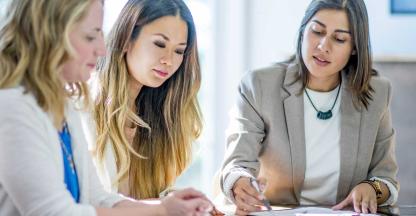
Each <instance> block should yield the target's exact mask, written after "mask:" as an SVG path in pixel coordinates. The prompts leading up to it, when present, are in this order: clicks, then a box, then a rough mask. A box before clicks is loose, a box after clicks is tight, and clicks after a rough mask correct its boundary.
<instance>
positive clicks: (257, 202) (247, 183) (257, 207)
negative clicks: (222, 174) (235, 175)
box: [232, 177, 267, 215]
mask: <svg viewBox="0 0 416 216" xmlns="http://www.w3.org/2000/svg"><path fill="white" fill-rule="evenodd" d="M251 181H252V180H250V178H248V177H241V178H239V179H238V180H237V181H236V182H235V183H234V186H233V189H232V191H233V195H234V199H235V201H234V202H235V204H236V206H237V209H236V214H237V215H247V214H249V213H250V212H256V211H261V210H262V208H261V207H262V206H265V204H264V202H263V200H264V195H263V194H262V193H261V192H259V191H263V190H262V189H263V188H264V187H262V186H264V185H263V184H260V185H259V190H256V188H255V187H254V186H253V184H252V183H251ZM257 183H258V182H257ZM257 185H258V184H257ZM266 205H267V204H266ZM266 208H267V207H266Z"/></svg>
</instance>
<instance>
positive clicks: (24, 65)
mask: <svg viewBox="0 0 416 216" xmlns="http://www.w3.org/2000/svg"><path fill="white" fill-rule="evenodd" d="M92 1H93V0H13V1H12V2H11V3H10V6H9V9H8V12H7V14H6V20H5V22H4V25H3V26H2V27H1V29H0V88H1V89H4V88H13V87H17V86H23V87H24V88H25V90H26V91H27V92H30V93H32V94H33V95H34V97H35V98H36V100H37V102H38V104H39V106H40V107H42V109H43V110H45V111H46V112H49V113H51V114H52V116H53V121H54V125H55V127H57V128H60V127H61V126H62V122H63V120H64V106H65V100H66V98H68V96H74V95H76V96H78V97H84V96H86V95H88V92H87V91H86V90H87V88H86V85H85V84H84V83H63V81H62V80H61V78H60V72H61V71H62V64H63V63H64V62H66V61H67V60H68V59H69V58H70V57H71V56H73V55H74V53H75V52H74V50H73V48H72V47H71V44H70V41H69V32H70V31H71V30H72V28H73V27H74V25H75V24H76V23H77V22H79V21H80V20H81V19H82V18H83V17H84V16H85V14H86V12H87V9H88V8H89V5H90V4H91V2H92ZM65 85H66V88H64V86H65ZM84 98H85V99H86V103H87V104H88V97H84Z"/></svg>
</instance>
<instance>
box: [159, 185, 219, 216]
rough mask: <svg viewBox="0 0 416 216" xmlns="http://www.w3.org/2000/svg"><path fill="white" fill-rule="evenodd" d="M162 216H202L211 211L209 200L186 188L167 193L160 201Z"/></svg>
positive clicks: (201, 194)
mask: <svg viewBox="0 0 416 216" xmlns="http://www.w3.org/2000/svg"><path fill="white" fill-rule="evenodd" d="M161 206H162V208H163V213H162V215H171V216H203V215H206V214H208V213H209V212H210V211H211V210H212V207H213V206H212V204H211V202H210V201H209V199H208V198H207V197H206V196H205V195H204V194H203V193H201V192H199V191H197V190H195V189H192V188H188V189H184V190H179V191H174V192H172V193H169V195H167V196H166V197H165V198H163V199H162V202H161Z"/></svg>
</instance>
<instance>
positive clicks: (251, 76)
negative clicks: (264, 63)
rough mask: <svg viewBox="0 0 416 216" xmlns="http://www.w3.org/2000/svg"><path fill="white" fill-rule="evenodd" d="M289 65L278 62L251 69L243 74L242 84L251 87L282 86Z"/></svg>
mask: <svg viewBox="0 0 416 216" xmlns="http://www.w3.org/2000/svg"><path fill="white" fill-rule="evenodd" d="M288 66H289V65H288V64H287V63H276V64H274V65H271V66H268V67H263V68H259V69H255V70H252V71H249V72H248V73H246V74H245V75H244V76H243V78H242V80H241V84H240V86H243V87H246V88H249V89H256V88H266V89H267V88H272V87H277V86H279V87H280V86H282V84H283V82H284V79H285V76H286V71H287V69H288Z"/></svg>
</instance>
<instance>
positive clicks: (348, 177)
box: [337, 72, 361, 202]
mask: <svg viewBox="0 0 416 216" xmlns="http://www.w3.org/2000/svg"><path fill="white" fill-rule="evenodd" d="M342 80H343V82H342V91H341V137H340V159H341V163H340V174H339V182H338V192H337V202H340V201H342V200H343V199H345V197H346V196H348V193H349V190H350V187H351V186H352V185H351V182H352V179H353V175H354V170H355V167H356V161H357V153H358V144H359V136H360V120H361V112H360V111H359V110H357V109H356V108H355V106H354V103H353V100H352V94H351V92H350V91H349V89H348V88H349V87H348V81H347V80H348V79H347V76H346V74H345V73H344V72H342Z"/></svg>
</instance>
